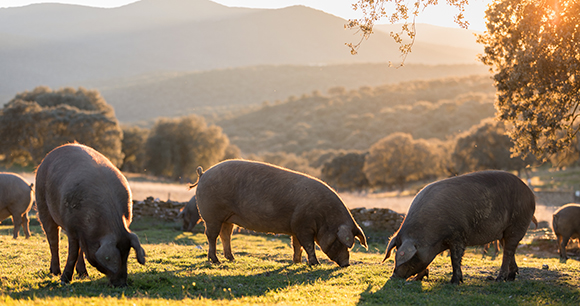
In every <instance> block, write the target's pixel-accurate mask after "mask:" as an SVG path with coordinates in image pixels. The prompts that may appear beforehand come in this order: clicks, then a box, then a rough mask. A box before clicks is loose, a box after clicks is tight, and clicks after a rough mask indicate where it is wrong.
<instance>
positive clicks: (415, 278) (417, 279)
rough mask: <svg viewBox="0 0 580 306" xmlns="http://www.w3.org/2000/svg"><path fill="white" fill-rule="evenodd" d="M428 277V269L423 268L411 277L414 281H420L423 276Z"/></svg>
mask: <svg viewBox="0 0 580 306" xmlns="http://www.w3.org/2000/svg"><path fill="white" fill-rule="evenodd" d="M425 277H426V278H429V269H425V270H423V271H421V272H419V273H418V274H417V275H415V277H414V278H413V280H414V281H422V280H423V278H425Z"/></svg>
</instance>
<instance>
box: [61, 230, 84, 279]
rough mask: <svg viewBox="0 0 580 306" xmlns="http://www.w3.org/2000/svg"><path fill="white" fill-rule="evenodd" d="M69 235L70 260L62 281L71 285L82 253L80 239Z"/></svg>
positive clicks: (67, 262)
mask: <svg viewBox="0 0 580 306" xmlns="http://www.w3.org/2000/svg"><path fill="white" fill-rule="evenodd" d="M67 234H68V258H67V259H66V265H65V266H64V271H63V272H62V275H61V276H60V281H61V282H62V283H63V284H67V283H70V281H71V280H72V276H73V272H74V269H75V266H76V265H77V261H78V259H79V254H80V252H81V248H80V246H79V240H78V238H77V237H74V236H73V235H72V234H71V233H67Z"/></svg>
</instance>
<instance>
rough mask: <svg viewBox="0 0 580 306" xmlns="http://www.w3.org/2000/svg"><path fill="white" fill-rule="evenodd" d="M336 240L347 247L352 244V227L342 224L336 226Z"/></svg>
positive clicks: (350, 246)
mask: <svg viewBox="0 0 580 306" xmlns="http://www.w3.org/2000/svg"><path fill="white" fill-rule="evenodd" d="M337 235H338V240H340V242H342V244H344V245H346V246H347V247H348V248H349V249H350V248H352V246H353V245H354V233H353V232H352V227H350V226H348V225H346V224H343V225H341V226H339V227H338V234H337Z"/></svg>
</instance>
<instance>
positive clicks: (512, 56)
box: [478, 0, 580, 160]
mask: <svg viewBox="0 0 580 306" xmlns="http://www.w3.org/2000/svg"><path fill="white" fill-rule="evenodd" d="M486 15H487V19H488V21H487V32H486V33H485V34H484V35H482V36H480V38H479V40H478V41H479V42H480V43H483V44H484V45H485V54H484V55H482V56H481V61H482V62H483V63H484V64H486V65H488V66H490V70H491V71H492V72H493V73H495V76H494V81H495V86H496V87H497V91H498V95H497V102H496V109H497V111H498V117H499V119H500V120H502V121H504V122H506V123H509V124H510V125H511V126H512V127H511V128H510V130H509V135H510V137H511V139H512V140H513V141H514V143H515V146H514V153H516V154H519V155H523V156H525V155H526V154H527V153H528V152H531V153H533V154H535V155H536V157H538V158H539V159H541V160H546V159H547V157H548V156H549V155H551V154H554V153H557V152H558V151H561V150H563V149H565V148H566V147H569V146H570V144H571V142H572V139H573V138H574V136H575V135H576V134H577V133H578V128H577V126H578V125H575V123H577V119H578V115H579V114H580V112H579V106H580V28H579V27H578V24H580V2H579V1H577V0H539V1H532V0H495V1H494V2H493V4H492V5H491V6H490V7H489V9H488V11H487V12H486ZM574 127H576V128H574Z"/></svg>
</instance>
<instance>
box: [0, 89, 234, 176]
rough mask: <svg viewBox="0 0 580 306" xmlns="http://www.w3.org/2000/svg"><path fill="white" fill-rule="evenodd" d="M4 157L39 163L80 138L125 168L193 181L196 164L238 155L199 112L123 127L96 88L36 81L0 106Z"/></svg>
mask: <svg viewBox="0 0 580 306" xmlns="http://www.w3.org/2000/svg"><path fill="white" fill-rule="evenodd" d="M0 135H2V137H1V138H0V163H2V164H3V165H4V166H11V165H13V164H18V165H21V166H31V167H36V165H38V164H39V163H40V162H41V161H42V159H43V158H44V156H45V155H46V154H47V153H48V152H50V151H51V150H52V149H54V148H56V147H57V146H60V145H62V144H65V143H70V142H74V141H76V142H79V143H83V144H86V145H88V146H91V147H93V148H95V149H96V150H98V151H99V152H101V153H103V154H104V155H105V156H107V157H108V158H109V159H110V160H111V162H113V164H115V165H116V166H117V167H119V168H120V169H121V170H124V171H129V172H137V173H147V174H151V175H155V176H163V177H168V178H172V179H174V180H181V181H195V180H196V179H197V174H196V168H197V167H198V166H203V167H204V168H209V167H210V166H212V165H213V164H215V163H217V162H219V161H221V160H224V159H228V158H238V157H240V150H239V149H238V148H237V147H236V146H234V145H231V144H230V142H229V139H228V137H227V136H226V135H225V134H223V133H222V129H221V128H220V127H217V126H215V125H208V124H207V123H206V122H205V120H204V119H203V118H202V117H198V116H195V115H191V116H185V117H181V118H176V119H167V118H161V119H158V120H157V121H156V123H155V125H154V126H153V127H152V128H151V129H143V128H139V127H124V128H121V126H120V124H119V122H118V120H117V118H116V117H115V113H114V110H113V108H112V107H111V106H110V105H109V104H107V103H106V101H105V100H104V99H103V98H102V97H101V95H100V94H99V92H98V91H96V90H87V89H84V88H79V89H73V88H63V89H60V90H56V91H53V90H51V89H50V88H48V87H37V88H35V89H34V90H33V91H31V92H24V93H19V94H17V95H16V96H15V97H14V99H12V100H11V101H9V102H8V103H7V104H5V105H4V108H3V109H2V110H1V111H0Z"/></svg>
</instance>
